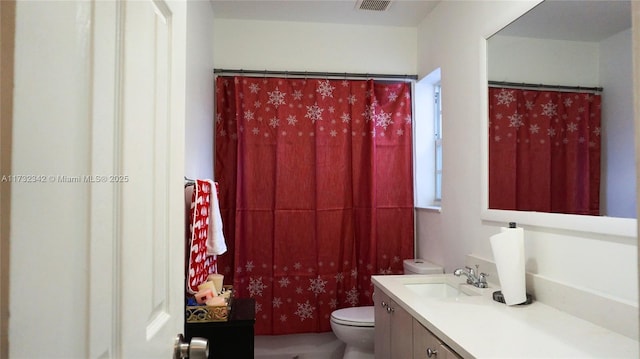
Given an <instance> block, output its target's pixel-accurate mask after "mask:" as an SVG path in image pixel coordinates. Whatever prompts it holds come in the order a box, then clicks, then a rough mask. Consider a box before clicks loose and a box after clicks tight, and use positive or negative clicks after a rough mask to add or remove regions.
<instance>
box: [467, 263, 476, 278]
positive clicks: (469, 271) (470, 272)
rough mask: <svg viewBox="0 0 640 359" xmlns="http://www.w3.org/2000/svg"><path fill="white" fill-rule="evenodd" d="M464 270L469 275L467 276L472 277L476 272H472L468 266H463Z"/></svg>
mask: <svg viewBox="0 0 640 359" xmlns="http://www.w3.org/2000/svg"><path fill="white" fill-rule="evenodd" d="M477 267H478V266H477V265H476V269H477ZM465 268H466V269H467V272H468V273H469V276H471V277H473V276H474V275H475V274H476V272H475V271H474V270H473V268H471V267H469V266H465Z"/></svg>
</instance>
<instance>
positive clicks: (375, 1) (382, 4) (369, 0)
mask: <svg viewBox="0 0 640 359" xmlns="http://www.w3.org/2000/svg"><path fill="white" fill-rule="evenodd" d="M390 4H391V0H358V2H357V3H356V9H358V10H372V11H385V10H387V9H388V8H389V5H390Z"/></svg>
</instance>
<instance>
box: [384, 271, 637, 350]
mask: <svg viewBox="0 0 640 359" xmlns="http://www.w3.org/2000/svg"><path fill="white" fill-rule="evenodd" d="M372 281H373V283H374V284H375V285H376V286H377V287H378V288H380V289H382V290H383V291H384V292H385V294H387V295H389V296H390V297H391V298H392V299H393V300H394V301H396V302H397V304H399V305H400V306H402V307H403V308H404V309H405V310H407V311H408V312H409V313H410V314H411V315H412V316H413V317H414V318H416V319H417V320H418V321H419V322H420V323H421V324H422V325H423V326H425V327H426V328H427V329H429V330H430V331H431V332H433V333H434V334H435V335H436V336H437V337H439V338H440V340H442V341H443V342H444V343H445V344H447V345H448V346H449V347H451V348H452V349H453V350H454V351H456V352H457V353H458V354H460V355H461V356H463V357H464V358H518V359H519V358H639V357H640V348H639V343H638V340H634V339H631V338H629V337H626V336H624V335H622V334H618V333H616V332H613V331H611V330H609V329H606V328H603V327H600V326H597V325H595V324H593V323H590V322H588V321H586V320H583V319H580V318H578V317H575V316H572V315H570V314H567V313H566V312H562V311H560V310H558V309H555V308H553V307H551V306H548V305H545V304H543V303H540V302H537V301H534V302H533V303H532V304H529V305H521V306H507V305H505V304H503V303H498V302H496V301H494V300H493V299H492V294H493V292H495V291H496V290H499V288H497V287H495V286H493V285H492V284H491V283H489V285H490V286H491V288H487V289H479V288H475V287H472V286H469V285H468V284H462V285H461V286H462V287H466V288H465V289H463V290H471V291H474V292H479V293H481V295H472V296H458V297H454V298H430V297H424V296H420V295H418V294H416V293H414V292H413V291H411V290H409V289H407V287H406V286H405V284H409V283H428V282H438V281H440V282H441V281H447V282H450V283H456V284H457V283H463V282H464V278H458V277H455V276H453V275H452V274H445V275H385V276H372ZM594 310H606V308H597V309H594Z"/></svg>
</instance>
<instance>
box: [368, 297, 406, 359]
mask: <svg viewBox="0 0 640 359" xmlns="http://www.w3.org/2000/svg"><path fill="white" fill-rule="evenodd" d="M374 305H375V309H374V315H375V329H374V331H375V357H376V359H390V358H411V357H412V355H413V354H412V349H413V348H412V341H413V338H412V335H411V333H412V325H413V323H412V322H413V317H412V316H411V314H409V312H407V311H406V310H404V309H403V308H402V307H401V306H400V305H398V304H396V302H394V301H393V300H392V299H391V298H389V296H388V295H386V294H385V293H384V292H383V291H381V290H379V289H377V288H376V290H375V292H374Z"/></svg>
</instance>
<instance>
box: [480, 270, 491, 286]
mask: <svg viewBox="0 0 640 359" xmlns="http://www.w3.org/2000/svg"><path fill="white" fill-rule="evenodd" d="M488 276H489V275H488V274H487V273H480V274H479V275H478V287H479V288H488V287H489V284H488V283H487V277H488Z"/></svg>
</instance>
